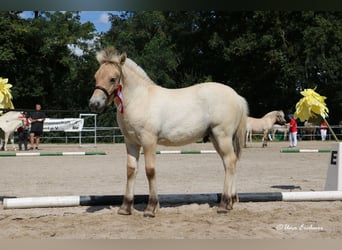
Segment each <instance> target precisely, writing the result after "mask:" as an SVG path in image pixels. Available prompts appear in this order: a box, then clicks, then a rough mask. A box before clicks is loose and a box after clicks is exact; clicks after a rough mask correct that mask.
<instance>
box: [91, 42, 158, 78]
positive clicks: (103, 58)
mask: <svg viewBox="0 0 342 250" xmlns="http://www.w3.org/2000/svg"><path fill="white" fill-rule="evenodd" d="M123 54H125V56H126V53H125V52H124V53H123ZM121 55H122V54H120V53H119V52H118V51H117V50H116V49H115V48H114V47H108V48H105V49H103V50H101V51H99V52H98V53H97V54H96V59H97V61H98V62H99V63H100V64H103V63H116V64H119V65H120V64H121ZM124 65H126V66H127V67H129V68H130V69H131V70H133V71H134V72H135V73H137V74H138V75H139V76H141V77H142V78H143V79H145V80H148V81H150V82H153V81H152V80H151V78H150V77H149V76H148V75H147V73H146V72H145V71H144V70H143V69H142V68H141V67H140V66H139V65H138V64H137V63H136V62H134V61H133V60H132V59H130V58H126V60H125V64H124Z"/></svg>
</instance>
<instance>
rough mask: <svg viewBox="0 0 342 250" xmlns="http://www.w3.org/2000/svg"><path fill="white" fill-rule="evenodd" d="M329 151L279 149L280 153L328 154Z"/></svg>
mask: <svg viewBox="0 0 342 250" xmlns="http://www.w3.org/2000/svg"><path fill="white" fill-rule="evenodd" d="M330 152H331V150H330V149H280V153H330Z"/></svg>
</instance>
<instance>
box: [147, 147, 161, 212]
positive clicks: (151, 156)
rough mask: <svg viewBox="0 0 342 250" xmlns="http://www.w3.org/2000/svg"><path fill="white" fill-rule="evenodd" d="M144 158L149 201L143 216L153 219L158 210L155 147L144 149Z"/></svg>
mask: <svg viewBox="0 0 342 250" xmlns="http://www.w3.org/2000/svg"><path fill="white" fill-rule="evenodd" d="M144 157H145V170H146V176H147V179H148V184H149V199H148V204H147V207H146V209H145V211H144V216H145V217H154V216H155V213H156V210H157V209H158V208H159V201H158V194H157V184H156V171H155V158H156V146H148V147H144Z"/></svg>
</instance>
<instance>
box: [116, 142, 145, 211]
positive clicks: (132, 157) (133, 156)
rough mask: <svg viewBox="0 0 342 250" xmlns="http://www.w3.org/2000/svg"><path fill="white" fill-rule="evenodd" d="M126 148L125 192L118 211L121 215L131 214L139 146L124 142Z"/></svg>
mask: <svg viewBox="0 0 342 250" xmlns="http://www.w3.org/2000/svg"><path fill="white" fill-rule="evenodd" d="M126 149H127V183H126V193H125V196H124V199H123V202H122V205H121V207H120V209H119V211H118V213H119V214H122V215H130V214H132V208H133V200H134V182H135V178H136V175H137V172H138V161H139V155H140V146H139V145H132V144H128V143H126Z"/></svg>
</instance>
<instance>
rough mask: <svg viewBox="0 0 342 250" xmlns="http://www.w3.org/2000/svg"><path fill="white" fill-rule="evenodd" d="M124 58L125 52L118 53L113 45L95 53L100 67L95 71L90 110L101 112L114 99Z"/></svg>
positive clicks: (120, 77) (120, 78) (125, 56)
mask: <svg viewBox="0 0 342 250" xmlns="http://www.w3.org/2000/svg"><path fill="white" fill-rule="evenodd" d="M126 58H127V55H126V53H122V54H119V53H118V52H117V51H116V49H115V48H113V47H109V48H106V49H104V50H102V51H100V52H99V53H97V55H96V59H97V60H98V62H99V63H100V68H99V69H98V70H97V72H96V73H95V81H96V85H95V89H94V92H93V95H92V97H91V98H90V101H89V107H90V109H91V110H92V111H95V112H102V111H103V109H104V108H105V107H106V106H108V105H110V104H111V103H112V102H113V101H114V98H115V97H116V94H117V89H118V87H119V84H120V83H121V80H122V66H123V65H124V63H125V61H126Z"/></svg>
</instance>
